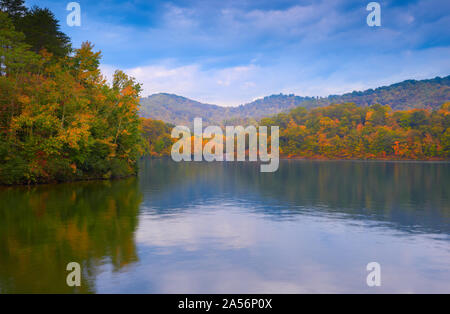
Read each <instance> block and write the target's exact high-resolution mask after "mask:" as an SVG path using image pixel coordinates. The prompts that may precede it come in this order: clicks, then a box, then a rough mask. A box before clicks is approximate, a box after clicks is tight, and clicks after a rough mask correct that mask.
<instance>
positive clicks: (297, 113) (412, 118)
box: [261, 103, 450, 160]
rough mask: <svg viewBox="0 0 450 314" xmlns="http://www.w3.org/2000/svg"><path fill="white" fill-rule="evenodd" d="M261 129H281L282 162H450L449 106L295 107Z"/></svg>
mask: <svg viewBox="0 0 450 314" xmlns="http://www.w3.org/2000/svg"><path fill="white" fill-rule="evenodd" d="M261 125H278V126H279V127H280V153H281V154H282V155H284V156H287V157H303V158H345V159H347V158H351V159H421V160H429V159H431V160H432V159H449V158H450V103H446V104H443V105H442V106H441V107H440V109H438V110H433V111H431V110H429V109H412V110H403V111H401V110H398V111H396V110H392V109H391V108H390V107H389V106H382V105H379V104H377V105H372V106H370V107H360V106H356V105H355V104H352V103H347V104H336V105H331V106H327V107H321V108H315V109H310V110H308V109H306V108H304V107H298V108H295V109H293V110H292V111H290V112H289V113H287V114H286V113H281V114H278V115H276V116H273V117H270V118H264V119H262V120H261Z"/></svg>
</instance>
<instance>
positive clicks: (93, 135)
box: [0, 0, 145, 184]
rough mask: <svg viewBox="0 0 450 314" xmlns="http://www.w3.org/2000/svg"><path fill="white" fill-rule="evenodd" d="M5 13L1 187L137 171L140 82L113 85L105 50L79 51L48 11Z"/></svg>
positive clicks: (1, 15) (5, 2) (11, 0)
mask: <svg viewBox="0 0 450 314" xmlns="http://www.w3.org/2000/svg"><path fill="white" fill-rule="evenodd" d="M0 8H1V12H0V62H1V64H0V183H2V184H21V183H40V182H55V181H69V180H78V179H90V178H111V177H123V176H127V175H131V174H134V173H136V163H137V159H138V158H139V157H140V155H141V154H142V153H143V151H144V148H145V143H144V141H143V139H142V136H141V121H140V119H139V117H138V106H139V92H140V85H139V84H137V83H136V82H135V81H134V79H132V78H130V77H128V76H127V75H126V74H125V73H123V72H121V71H116V73H115V75H114V78H113V81H112V84H107V82H106V80H105V78H104V77H103V76H102V74H101V73H100V70H99V63H100V53H99V52H95V51H94V49H93V45H92V44H91V43H88V42H86V43H84V44H83V45H82V46H81V47H80V48H79V49H72V47H71V44H70V42H69V39H68V38H67V36H65V35H64V34H62V33H61V32H60V31H59V25H58V21H57V20H56V19H55V17H54V16H53V14H52V13H51V12H50V11H49V10H47V9H40V8H37V7H34V8H32V9H31V10H28V9H27V8H25V7H24V6H23V1H22V0H2V1H1V2H0Z"/></svg>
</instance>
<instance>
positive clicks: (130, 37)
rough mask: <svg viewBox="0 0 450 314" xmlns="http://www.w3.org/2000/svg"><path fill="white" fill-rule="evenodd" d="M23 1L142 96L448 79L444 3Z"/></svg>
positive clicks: (238, 99) (229, 100) (319, 89)
mask: <svg viewBox="0 0 450 314" xmlns="http://www.w3.org/2000/svg"><path fill="white" fill-rule="evenodd" d="M69 2H70V1H67V0H27V1H26V4H27V6H31V5H38V6H39V7H47V8H49V9H51V10H52V11H53V12H54V13H55V16H56V17H57V18H58V19H59V20H60V24H61V29H62V31H63V32H65V33H66V34H67V35H69V36H70V37H71V39H72V42H73V46H74V47H79V46H80V45H81V43H82V42H84V41H90V42H92V43H93V44H94V45H95V49H97V50H100V51H101V52H102V60H101V69H102V71H103V73H104V74H105V75H106V76H107V77H111V75H112V73H114V70H115V69H121V70H124V71H125V72H126V73H127V74H129V75H131V76H133V77H135V78H136V79H137V81H138V82H140V83H142V84H143V93H142V95H143V96H148V95H151V94H154V93H160V92H164V93H173V94H177V95H181V96H185V97H188V98H191V99H194V100H197V101H201V102H205V103H211V104H217V105H223V106H233V105H240V104H244V103H248V102H251V101H252V100H254V99H257V98H261V97H264V96H268V95H271V94H279V93H283V94H296V95H299V96H328V95H330V94H342V93H345V92H351V91H354V90H364V89H368V88H376V87H379V86H383V85H389V84H392V83H396V82H400V81H403V80H406V79H427V78H434V77H436V76H447V75H449V74H450V31H449V30H450V1H448V0H411V1H408V0H385V1H377V2H378V3H379V4H380V7H381V26H379V27H377V26H374V27H369V26H368V25H367V22H366V19H367V16H368V14H369V13H370V11H367V10H366V6H367V5H368V4H369V2H371V1H369V0H322V1H321V0H318V1H312V0H296V1H295V0H236V1H235V0H228V1H227V0H189V1H188V0H174V1H154V0H129V1H119V0H98V1H92V0H78V1H75V2H78V3H79V4H80V8H81V26H79V27H77V26H73V27H70V26H68V25H67V22H66V19H67V15H68V14H69V13H70V12H69V11H67V10H66V6H67V4H68V3H69Z"/></svg>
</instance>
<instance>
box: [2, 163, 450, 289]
mask: <svg viewBox="0 0 450 314" xmlns="http://www.w3.org/2000/svg"><path fill="white" fill-rule="evenodd" d="M259 170H260V167H259V165H258V164H256V163H204V162H201V163H196V162H191V163H175V162H172V161H170V160H165V159H156V160H155V159H154V160H151V159H146V160H143V161H142V163H141V170H140V175H139V177H138V178H131V179H126V180H118V181H111V182H109V181H104V182H89V183H77V184H63V185H55V186H39V187H35V188H24V187H22V188H8V189H2V190H0V204H1V205H0V292H100V293H102V292H149V293H183V292H186V293H196V292H198V293H220V292H223V293H241V292H246V293H264V292H275V293H280V292H450V284H449V282H450V246H449V243H450V242H449V240H450V217H449V216H450V208H449V207H450V202H449V197H450V194H449V193H448V186H449V182H448V181H449V180H450V163H412V162H411V163H394V162H352V161H328V162H317V161H282V162H281V163H280V168H279V170H278V171H277V172H276V173H273V174H270V173H260V172H259ZM69 261H80V263H81V264H82V266H83V269H84V273H83V276H82V279H83V282H82V286H81V288H80V289H78V290H73V289H71V288H68V287H67V286H66V285H65V276H66V274H67V272H66V271H65V265H66V264H67V263H68V262H69ZM371 261H377V262H379V263H380V264H381V265H382V274H383V275H382V276H383V277H382V278H383V279H382V283H383V284H382V287H381V288H379V289H378V290H373V289H371V288H369V287H367V285H366V284H365V278H366V275H367V274H366V270H365V266H366V264H367V263H368V262H371Z"/></svg>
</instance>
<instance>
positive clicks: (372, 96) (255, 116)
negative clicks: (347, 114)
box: [140, 76, 450, 125]
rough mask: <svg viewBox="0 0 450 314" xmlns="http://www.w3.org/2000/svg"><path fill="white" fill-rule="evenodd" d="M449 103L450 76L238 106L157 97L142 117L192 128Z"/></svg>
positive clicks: (274, 97)
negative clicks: (341, 108) (348, 107)
mask: <svg viewBox="0 0 450 314" xmlns="http://www.w3.org/2000/svg"><path fill="white" fill-rule="evenodd" d="M446 101H450V76H446V77H444V78H440V77H436V78H434V79H430V80H422V81H415V80H407V81H403V82H401V83H397V84H393V85H389V86H384V87H379V88H376V89H368V90H365V91H360V92H357V91H355V92H352V93H347V94H343V95H331V96H328V97H300V96H296V95H292V94H291V95H283V94H279V95H272V96H268V97H264V98H261V99H257V100H255V101H253V102H251V103H248V104H245V105H240V106H237V107H220V106H216V105H209V104H203V103H199V102H197V101H193V100H190V99H188V98H185V97H181V96H177V95H172V94H155V95H151V96H149V97H146V98H142V99H141V104H142V107H141V113H140V114H141V115H142V116H143V117H146V118H149V117H150V118H154V119H159V120H163V121H165V122H170V123H175V124H184V125H190V124H191V123H192V121H193V119H194V118H195V117H202V118H203V120H204V122H205V123H206V124H218V125H224V124H226V123H228V124H248V123H253V122H252V121H255V120H259V119H261V118H263V117H267V116H270V115H273V114H277V113H280V112H287V111H289V110H290V109H293V108H295V107H298V106H302V107H305V108H315V107H323V106H329V105H332V104H342V103H348V102H352V103H355V104H356V105H358V106H362V107H367V106H371V105H374V104H381V105H389V106H390V107H391V108H392V109H394V110H407V109H415V108H417V109H419V108H420V109H437V108H439V106H440V105H442V104H443V103H444V102H446Z"/></svg>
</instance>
